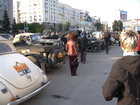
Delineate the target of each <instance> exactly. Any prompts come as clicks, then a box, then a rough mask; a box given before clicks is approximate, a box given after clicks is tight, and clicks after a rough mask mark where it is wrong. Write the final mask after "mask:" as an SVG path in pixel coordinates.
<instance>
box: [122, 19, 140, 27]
mask: <svg viewBox="0 0 140 105" xmlns="http://www.w3.org/2000/svg"><path fill="white" fill-rule="evenodd" d="M137 26H140V19H134V20H128V21H126V22H123V27H124V28H133V29H135V27H137Z"/></svg>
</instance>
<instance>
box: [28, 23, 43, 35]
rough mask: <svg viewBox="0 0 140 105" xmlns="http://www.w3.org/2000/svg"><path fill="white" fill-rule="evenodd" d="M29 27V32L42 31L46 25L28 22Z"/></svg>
mask: <svg viewBox="0 0 140 105" xmlns="http://www.w3.org/2000/svg"><path fill="white" fill-rule="evenodd" d="M28 27H29V30H28V31H29V32H32V33H38V32H40V33H42V32H43V30H44V29H45V26H44V25H43V24H39V23H31V24H28Z"/></svg>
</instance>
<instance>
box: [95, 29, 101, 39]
mask: <svg viewBox="0 0 140 105" xmlns="http://www.w3.org/2000/svg"><path fill="white" fill-rule="evenodd" d="M96 39H97V41H98V42H100V39H101V32H100V30H98V32H97V33H96Z"/></svg>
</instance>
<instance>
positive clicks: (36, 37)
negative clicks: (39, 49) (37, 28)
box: [30, 35, 41, 40]
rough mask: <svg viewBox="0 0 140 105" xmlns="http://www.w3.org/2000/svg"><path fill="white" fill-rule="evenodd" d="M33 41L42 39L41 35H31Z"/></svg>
mask: <svg viewBox="0 0 140 105" xmlns="http://www.w3.org/2000/svg"><path fill="white" fill-rule="evenodd" d="M30 37H31V40H37V39H41V36H40V35H30Z"/></svg>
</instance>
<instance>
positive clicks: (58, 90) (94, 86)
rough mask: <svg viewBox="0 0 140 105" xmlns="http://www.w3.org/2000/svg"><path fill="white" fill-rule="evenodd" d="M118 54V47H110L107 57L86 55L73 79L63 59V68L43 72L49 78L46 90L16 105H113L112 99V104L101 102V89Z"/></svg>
mask: <svg viewBox="0 0 140 105" xmlns="http://www.w3.org/2000/svg"><path fill="white" fill-rule="evenodd" d="M122 54H123V51H122V50H121V48H120V47H119V46H118V44H113V45H112V46H111V48H110V51H109V54H106V53H105V50H101V51H100V52H98V53H93V52H87V62H86V63H85V64H82V63H80V64H79V67H78V69H77V74H78V75H77V76H71V75H70V69H69V64H68V59H67V57H66V58H65V61H66V64H65V65H64V66H63V67H62V68H61V69H59V70H53V71H51V72H47V76H48V77H50V76H52V78H53V79H52V82H51V83H50V84H49V85H48V87H47V88H45V89H44V90H43V91H41V92H40V93H39V94H37V95H36V96H34V97H33V98H31V99H29V100H27V101H26V102H24V103H22V104H20V105H116V104H117V99H116V98H114V99H113V100H112V101H105V100H104V98H103V95H102V85H103V84H104V82H105V81H106V79H107V77H108V75H109V73H110V70H111V67H112V64H113V63H114V62H115V61H116V60H117V59H118V58H120V57H122Z"/></svg>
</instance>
